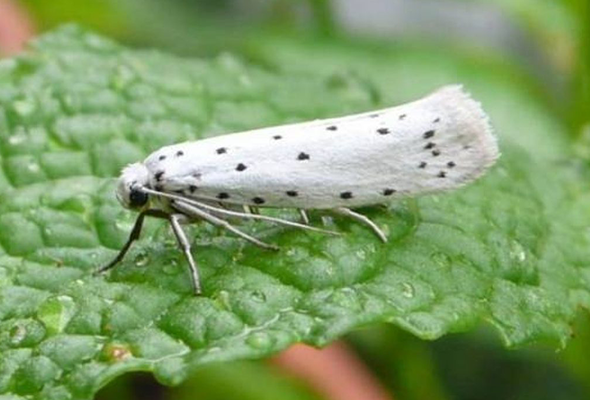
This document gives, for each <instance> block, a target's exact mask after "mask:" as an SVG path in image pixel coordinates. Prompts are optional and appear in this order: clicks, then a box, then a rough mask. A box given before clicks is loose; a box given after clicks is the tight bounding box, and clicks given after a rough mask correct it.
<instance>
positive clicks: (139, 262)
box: [133, 253, 150, 267]
mask: <svg viewBox="0 0 590 400" xmlns="http://www.w3.org/2000/svg"><path fill="white" fill-rule="evenodd" d="M149 261H150V258H149V257H148V255H147V254H146V253H140V254H138V255H137V256H135V259H134V260H133V262H134V263H135V266H136V267H145V266H146V265H147V263H148V262H149Z"/></svg>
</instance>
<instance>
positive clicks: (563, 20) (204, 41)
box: [21, 0, 590, 400]
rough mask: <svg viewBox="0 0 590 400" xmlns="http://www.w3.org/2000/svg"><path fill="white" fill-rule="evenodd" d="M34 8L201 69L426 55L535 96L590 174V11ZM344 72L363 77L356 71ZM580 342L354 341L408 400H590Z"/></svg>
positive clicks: (284, 380) (121, 385) (262, 368)
mask: <svg viewBox="0 0 590 400" xmlns="http://www.w3.org/2000/svg"><path fill="white" fill-rule="evenodd" d="M21 3H22V4H23V5H24V6H25V7H26V8H27V9H28V11H29V12H30V13H31V15H32V16H33V18H34V21H35V23H36V25H37V27H38V29H39V30H40V31H44V30H47V29H50V28H52V27H55V26H57V25H60V24H63V23H66V22H72V21H73V22H77V23H80V24H82V25H84V26H87V27H90V28H92V29H95V30H97V31H98V32H100V33H103V34H106V35H107V36H111V37H113V38H116V39H117V40H119V41H121V42H123V43H127V44H131V45H133V46H136V47H146V48H149V47H157V48H160V49H163V50H165V51H168V52H173V53H178V54H182V55H191V56H201V57H208V56H212V55H216V54H219V53H220V52H227V51H229V52H233V53H237V54H239V55H241V56H242V57H244V58H246V59H247V60H249V61H251V62H254V63H258V64H261V65H264V66H266V67H268V68H273V67H274V66H273V65H272V57H269V55H271V54H272V56H273V57H283V58H284V57H287V58H288V57H289V51H290V50H289V49H293V48H296V49H298V50H297V51H298V54H308V55H310V56H309V57H307V58H303V59H301V58H296V57H294V59H293V62H294V63H297V67H301V68H310V69H314V68H318V69H319V68H326V69H329V68H331V67H332V66H331V65H330V54H329V53H328V54H323V55H321V56H320V55H319V54H320V53H322V52H323V49H330V48H333V49H336V50H335V51H336V52H338V53H339V54H342V53H346V52H348V51H351V52H357V53H358V50H359V49H362V51H365V52H368V54H382V53H386V54H388V55H390V56H392V57H400V58H403V57H405V56H407V55H412V57H420V56H422V55H423V56H424V57H432V58H433V59H436V60H437V62H440V63H441V64H442V65H447V67H448V68H461V67H460V66H461V65H469V66H470V68H465V70H464V71H461V73H465V74H468V75H469V76H467V77H466V79H470V80H485V79H487V77H489V76H492V75H502V76H503V77H505V78H506V79H509V80H510V81H511V82H512V83H513V85H515V86H519V87H522V88H524V89H525V90H526V91H528V92H530V93H531V95H534V96H535V97H536V98H537V99H538V101H539V102H541V103H543V104H545V105H546V106H547V108H548V109H549V110H552V112H553V113H554V114H555V115H554V117H555V118H556V119H557V120H559V121H560V123H562V124H563V125H564V126H566V127H567V128H568V132H569V133H570V134H571V136H572V139H573V143H575V146H576V149H577V151H578V154H580V156H581V158H582V159H583V160H585V162H587V161H588V157H590V150H589V149H590V45H589V44H590V2H589V1H588V0H562V1H555V0H487V1H486V0H446V1H436V0H430V1H426V0H422V1H412V0H405V1H404V0H400V1H389V0H370V1H368V0H367V1H364V2H363V1H360V0H359V1H354V0H333V1H329V0H168V1H165V2H164V1H161V0H85V1H80V0H52V1H46V0H22V1H21ZM355 7H356V8H355ZM376 17H379V18H377V19H375V18H376ZM285 49H286V50H285ZM306 49H310V50H309V51H307V50H306ZM343 60H346V57H342V56H340V57H337V58H336V59H335V60H334V61H333V62H338V63H342V62H343ZM447 61H448V62H447ZM340 67H343V66H340ZM344 67H345V68H349V69H350V70H351V71H352V72H354V71H355V68H356V65H355V64H354V63H353V62H351V64H350V65H347V66H344ZM363 72H365V73H366V71H363ZM369 73H370V71H369ZM435 81H436V77H433V78H432V82H435ZM428 84H429V83H428ZM428 84H425V83H421V82H408V87H412V88H414V86H418V87H421V86H424V88H428V86H427V85H428ZM402 89H403V88H402ZM421 90H422V89H416V88H414V89H413V91H414V92H419V91H421ZM422 91H423V90H422ZM514 112H518V110H514ZM575 332H577V334H576V336H577V337H576V338H575V339H574V340H572V341H571V342H570V344H569V346H568V348H567V349H565V350H563V351H560V352H558V353H555V352H554V350H552V349H544V348H528V349H524V350H518V351H509V350H505V349H504V348H502V347H501V345H500V343H499V340H498V339H497V337H496V336H495V335H493V334H491V333H490V332H489V331H488V330H487V329H482V330H479V331H476V332H472V333H469V334H460V335H459V334H457V335H452V336H447V337H445V338H443V339H440V340H438V341H436V342H432V343H430V342H424V341H421V340H419V339H416V338H414V337H413V336H410V335H409V334H407V333H403V332H401V331H400V330H398V329H396V328H395V327H393V326H385V325H383V326H380V327H373V328H369V329H366V330H363V331H359V332H356V333H354V334H351V335H349V337H348V338H347V340H348V341H349V342H350V343H351V344H352V345H353V346H354V348H355V349H356V350H357V351H358V353H359V354H360V355H361V357H362V358H363V359H364V360H365V361H366V363H367V364H368V365H369V366H370V367H371V369H372V370H373V371H374V372H375V374H376V375H377V376H378V377H379V378H380V379H381V381H382V382H383V383H384V384H385V385H386V386H387V387H389V388H390V389H391V390H392V393H393V394H394V396H395V397H396V398H398V399H410V400H413V399H416V400H417V399H430V400H446V399H465V400H468V399H588V398H590V363H589V362H588V354H590V324H589V321H588V316H587V314H585V313H584V314H581V315H580V318H579V321H578V323H577V324H576V326H575ZM99 398H101V399H111V398H117V399H148V398H149V399H178V400H184V399H186V400H188V399H196V398H198V399H207V400H209V399H211V400H213V399H229V398H231V399H319V398H320V397H319V396H318V395H317V394H314V393H313V392H312V391H311V389H309V388H307V387H305V385H304V384H303V383H301V382H298V381H296V380H295V379H293V378H290V377H287V376H285V375H284V374H283V373H281V372H279V371H278V370H276V368H275V367H273V366H272V365H271V364H268V363H267V362H264V361H260V362H240V363H234V364H225V365H219V366H214V367H208V368H206V369H203V370H201V371H200V372H198V373H197V374H196V375H194V376H193V377H192V378H191V379H190V380H189V381H188V382H186V383H185V384H183V385H182V386H180V387H178V388H174V389H169V388H164V387H161V386H159V385H158V384H157V383H155V382H154V381H153V380H152V378H151V377H149V376H144V375H127V376H125V377H123V378H120V379H118V380H117V381H115V382H113V383H112V384H111V385H110V386H108V387H107V388H105V389H103V390H102V391H101V392H100V395H99Z"/></svg>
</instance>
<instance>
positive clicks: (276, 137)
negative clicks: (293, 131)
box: [272, 135, 283, 140]
mask: <svg viewBox="0 0 590 400" xmlns="http://www.w3.org/2000/svg"><path fill="white" fill-rule="evenodd" d="M272 138H273V139H274V140H280V139H282V138H283V137H282V136H281V135H274V136H273V137H272Z"/></svg>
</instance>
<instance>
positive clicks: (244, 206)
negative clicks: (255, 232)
mask: <svg viewBox="0 0 590 400" xmlns="http://www.w3.org/2000/svg"><path fill="white" fill-rule="evenodd" d="M242 209H243V210H244V214H252V209H251V208H250V206H249V205H246V204H244V205H243V206H242Z"/></svg>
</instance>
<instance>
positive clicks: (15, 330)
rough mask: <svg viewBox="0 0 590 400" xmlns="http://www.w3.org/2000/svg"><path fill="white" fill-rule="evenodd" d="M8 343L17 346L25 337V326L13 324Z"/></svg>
mask: <svg viewBox="0 0 590 400" xmlns="http://www.w3.org/2000/svg"><path fill="white" fill-rule="evenodd" d="M9 335H10V344H11V345H13V346H18V345H19V344H21V343H22V341H23V340H24V339H25V338H26V337H27V328H26V327H25V326H23V325H20V324H18V325H15V326H13V327H12V328H11V329H10V332H9Z"/></svg>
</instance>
